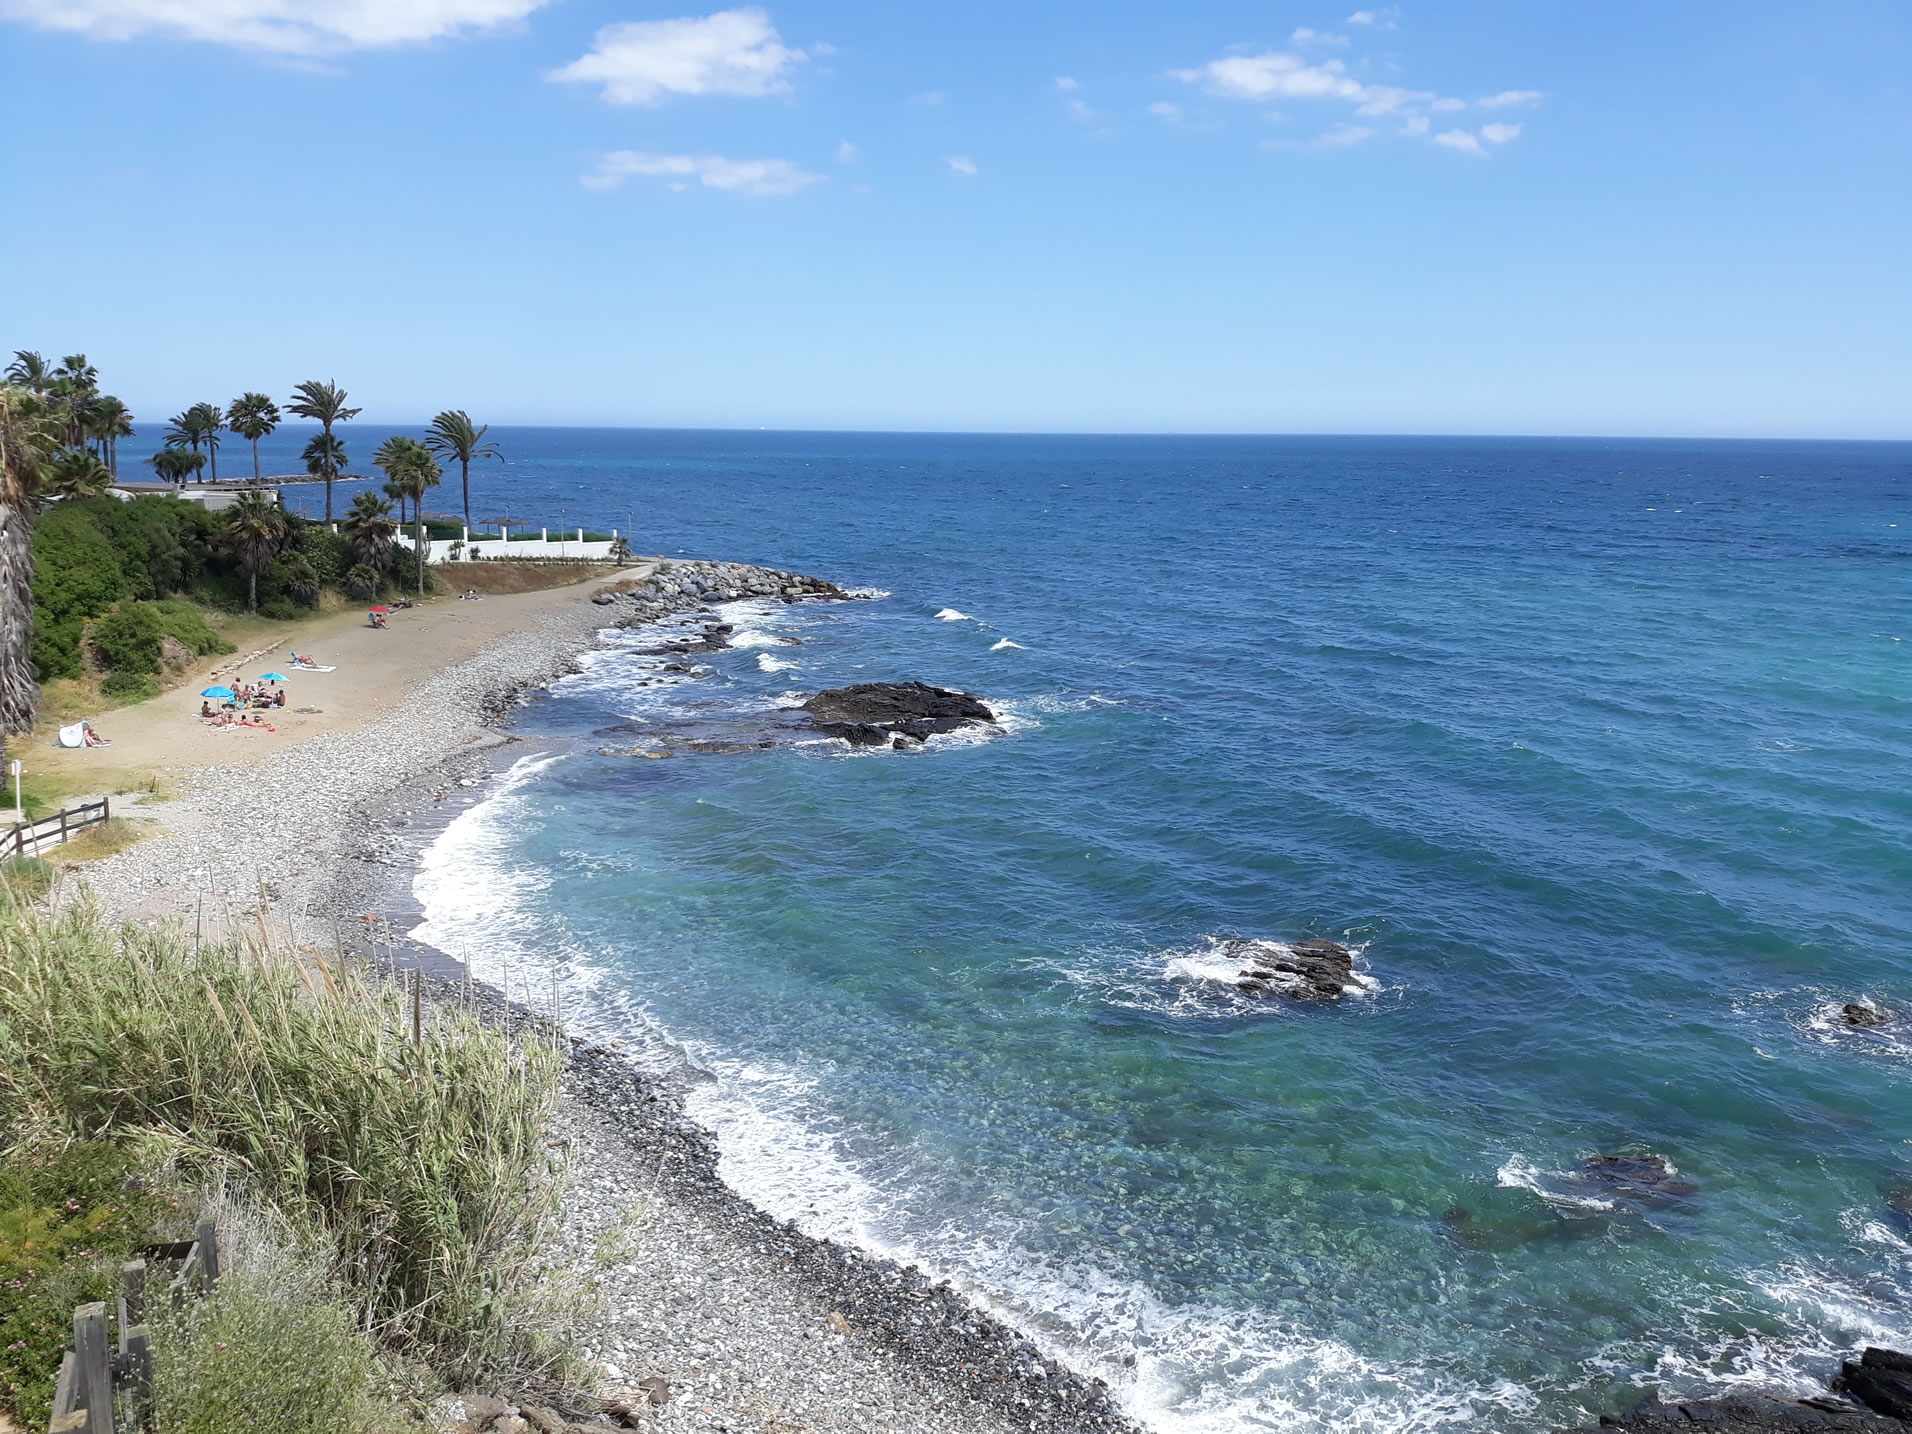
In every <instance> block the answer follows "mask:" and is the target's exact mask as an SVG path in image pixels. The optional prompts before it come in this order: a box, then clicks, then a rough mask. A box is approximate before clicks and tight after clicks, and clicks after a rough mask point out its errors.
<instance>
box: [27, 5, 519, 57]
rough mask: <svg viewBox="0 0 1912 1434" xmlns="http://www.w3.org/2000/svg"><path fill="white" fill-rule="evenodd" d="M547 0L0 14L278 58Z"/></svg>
mask: <svg viewBox="0 0 1912 1434" xmlns="http://www.w3.org/2000/svg"><path fill="white" fill-rule="evenodd" d="M547 3H549V0H213V3H205V2H204V0H0V19H6V20H23V21H25V22H27V23H28V24H30V25H37V26H39V27H40V28H42V29H45V30H66V31H70V32H73V33H75V34H80V35H85V36H88V37H89V38H91V39H95V40H131V39H134V38H136V37H138V36H140V35H148V34H156V35H167V36H172V37H175V38H178V39H184V40H199V41H203V42H206V43H209V44H215V45H230V46H234V47H236V48H239V49H246V50H261V51H267V52H271V53H275V54H282V55H324V54H336V53H338V52H340V51H343V50H363V49H377V48H381V47H384V46H390V45H406V44H416V43H418V42H420V41H424V40H436V39H439V38H440V37H442V36H446V35H456V34H460V33H463V32H467V31H472V30H485V29H490V28H492V27H494V26H497V25H504V24H508V23H510V22H512V21H515V20H522V19H523V18H524V17H525V16H527V15H529V14H530V13H531V12H532V11H534V10H538V9H541V8H543V6H544V5H546V4H547Z"/></svg>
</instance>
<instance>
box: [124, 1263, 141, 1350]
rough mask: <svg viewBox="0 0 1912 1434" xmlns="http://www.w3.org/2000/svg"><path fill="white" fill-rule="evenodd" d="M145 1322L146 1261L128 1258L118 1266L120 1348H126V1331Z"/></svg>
mask: <svg viewBox="0 0 1912 1434" xmlns="http://www.w3.org/2000/svg"><path fill="white" fill-rule="evenodd" d="M144 1323H146V1262H145V1261H144V1260H128V1261H127V1262H126V1263H125V1264H123V1265H121V1266H120V1292H119V1338H120V1350H121V1352H122V1353H124V1352H125V1349H126V1332H127V1331H128V1330H129V1329H131V1328H132V1327H133V1326H134V1325H136V1324H144Z"/></svg>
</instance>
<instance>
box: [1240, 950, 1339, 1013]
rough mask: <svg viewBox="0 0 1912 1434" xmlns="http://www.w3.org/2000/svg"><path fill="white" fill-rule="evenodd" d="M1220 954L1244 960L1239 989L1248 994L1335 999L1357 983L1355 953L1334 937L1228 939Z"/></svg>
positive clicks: (1308, 999)
mask: <svg viewBox="0 0 1912 1434" xmlns="http://www.w3.org/2000/svg"><path fill="white" fill-rule="evenodd" d="M1217 954H1218V955H1220V956H1222V957H1224V958H1225V959H1228V960H1236V961H1240V962H1241V963H1242V969H1241V972H1240V975H1239V976H1238V977H1237V979H1236V982H1235V989H1236V990H1237V991H1240V992H1241V993H1242V994H1243V995H1245V996H1285V997H1287V998H1288V999H1289V1000H1291V1001H1333V1000H1337V999H1339V998H1340V996H1341V995H1342V993H1343V992H1345V991H1346V990H1347V988H1348V987H1349V986H1351V985H1353V984H1354V953H1353V952H1352V951H1350V950H1348V948H1347V947H1345V946H1342V945H1340V944H1339V943H1337V942H1334V941H1321V940H1307V941H1296V942H1293V943H1292V944H1290V945H1286V946H1282V945H1277V944H1275V943H1274V942H1270V941H1224V942H1223V943H1222V946H1221V949H1220V951H1219V952H1218V953H1217Z"/></svg>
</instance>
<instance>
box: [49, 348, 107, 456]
mask: <svg viewBox="0 0 1912 1434" xmlns="http://www.w3.org/2000/svg"><path fill="white" fill-rule="evenodd" d="M46 391H47V393H48V394H49V395H51V396H53V397H56V398H58V399H60V400H62V401H63V403H64V405H65V409H66V415H65V416H66V443H67V447H69V448H78V447H80V446H81V445H82V444H83V443H85V442H86V430H87V427H88V425H89V422H90V420H91V416H92V410H93V405H94V404H95V403H96V402H97V401H98V400H99V396H100V371H99V370H98V369H97V368H95V367H94V366H93V365H92V364H90V363H88V362H87V361H86V355H85V354H68V355H67V356H66V357H65V358H63V359H61V360H60V365H59V367H58V368H56V369H54V370H53V377H52V380H51V381H50V382H49V383H48V384H47V386H46Z"/></svg>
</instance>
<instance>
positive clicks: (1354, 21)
mask: <svg viewBox="0 0 1912 1434" xmlns="http://www.w3.org/2000/svg"><path fill="white" fill-rule="evenodd" d="M1348 23H1349V24H1350V25H1372V24H1373V23H1374V12H1373V11H1372V10H1356V11H1355V12H1354V13H1353V14H1352V15H1350V16H1348Z"/></svg>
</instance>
